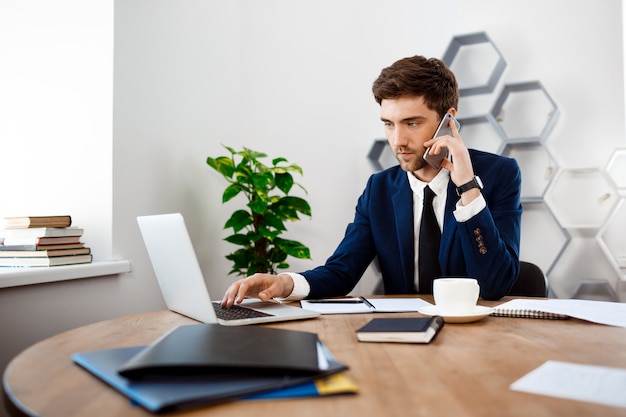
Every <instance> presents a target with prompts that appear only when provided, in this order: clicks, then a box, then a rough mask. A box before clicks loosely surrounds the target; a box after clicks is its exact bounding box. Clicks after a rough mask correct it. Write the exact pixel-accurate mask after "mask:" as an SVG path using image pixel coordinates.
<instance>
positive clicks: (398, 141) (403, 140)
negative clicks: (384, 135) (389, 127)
mask: <svg viewBox="0 0 626 417" xmlns="http://www.w3.org/2000/svg"><path fill="white" fill-rule="evenodd" d="M389 139H390V142H391V146H393V147H394V148H398V147H403V146H406V145H408V143H409V141H408V136H407V135H406V132H404V129H402V128H396V129H394V130H393V132H391V137H390V138H389Z"/></svg>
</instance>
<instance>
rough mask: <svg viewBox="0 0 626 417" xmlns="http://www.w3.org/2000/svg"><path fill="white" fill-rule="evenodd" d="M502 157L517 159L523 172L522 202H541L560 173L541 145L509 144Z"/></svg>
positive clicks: (548, 153) (550, 156)
mask: <svg viewBox="0 0 626 417" xmlns="http://www.w3.org/2000/svg"><path fill="white" fill-rule="evenodd" d="M502 155H504V156H508V157H511V158H515V159H516V160H517V163H518V164H519V166H520V170H521V171H522V179H523V180H522V201H541V200H542V199H543V196H544V194H545V192H546V190H547V189H548V186H549V185H550V182H551V181H552V179H553V178H554V176H555V175H556V173H557V171H558V168H559V167H558V165H557V163H556V161H555V160H554V158H553V157H552V155H550V152H548V150H547V149H546V147H545V146H543V145H542V144H540V143H509V144H507V145H506V147H505V148H504V150H503V151H502Z"/></svg>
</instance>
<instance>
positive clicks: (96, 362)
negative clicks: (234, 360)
mask: <svg viewBox="0 0 626 417" xmlns="http://www.w3.org/2000/svg"><path fill="white" fill-rule="evenodd" d="M247 328H251V327H247ZM318 344H319V345H320V351H321V352H327V349H326V347H325V346H324V345H323V344H322V343H321V342H318ZM146 348H147V346H131V347H122V348H113V349H102V350H94V351H87V352H79V353H75V354H73V355H72V360H73V362H74V363H76V364H78V365H80V366H81V367H82V368H84V369H85V370H87V371H88V372H90V373H91V374H93V375H94V376H96V377H97V378H99V379H101V380H102V381H104V382H106V383H107V384H109V385H110V386H111V387H113V388H114V389H116V390H117V391H119V392H120V393H121V394H123V395H125V396H126V397H128V398H130V399H131V400H132V403H133V404H138V405H140V406H141V407H143V408H145V409H147V410H149V411H152V412H155V413H166V412H171V411H177V410H183V409H190V408H195V407H199V406H203V405H209V404H215V403H220V402H224V401H228V400H233V399H273V398H294V397H303V396H317V395H332V394H340V393H350V394H352V393H355V392H356V391H357V387H356V386H355V385H354V384H353V383H352V381H350V380H349V379H348V378H347V376H345V374H343V371H345V370H346V369H347V367H346V366H345V365H344V364H342V363H340V362H337V361H335V359H334V358H333V357H332V355H330V356H326V360H327V362H328V364H329V365H328V368H327V370H326V371H323V373H322V374H321V375H292V374H283V373H281V372H265V373H246V374H242V373H217V374H204V375H191V376H169V377H167V378H162V379H154V378H148V379H140V380H132V379H128V378H125V377H123V376H121V375H120V374H119V372H118V369H119V368H120V367H121V366H122V365H123V364H124V363H126V362H128V361H129V360H131V359H132V358H133V357H135V356H137V355H139V354H141V352H143V351H144V350H145V349H146ZM335 375H336V376H337V377H338V379H334V378H333V379H327V378H329V377H331V376H335ZM257 395H258V396H257Z"/></svg>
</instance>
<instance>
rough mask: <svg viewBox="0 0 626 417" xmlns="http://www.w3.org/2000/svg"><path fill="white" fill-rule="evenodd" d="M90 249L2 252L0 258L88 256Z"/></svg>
mask: <svg viewBox="0 0 626 417" xmlns="http://www.w3.org/2000/svg"><path fill="white" fill-rule="evenodd" d="M90 253H91V249H90V248H85V247H80V248H77V249H39V250H0V258H53V257H56V256H71V255H88V254H90Z"/></svg>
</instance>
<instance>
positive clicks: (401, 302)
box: [367, 298, 432, 313]
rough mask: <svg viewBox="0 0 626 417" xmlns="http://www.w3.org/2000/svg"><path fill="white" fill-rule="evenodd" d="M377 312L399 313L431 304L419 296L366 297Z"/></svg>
mask: <svg viewBox="0 0 626 417" xmlns="http://www.w3.org/2000/svg"><path fill="white" fill-rule="evenodd" d="M367 301H369V302H370V303H371V304H372V305H373V306H374V307H375V308H376V311H377V312H379V313H400V312H403V311H404V312H406V311H418V310H419V309H420V308H422V307H428V306H432V304H431V303H429V302H428V301H424V300H422V299H421V298H368V299H367Z"/></svg>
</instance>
